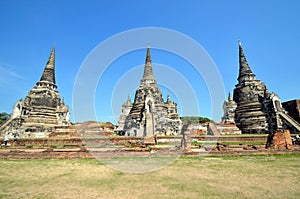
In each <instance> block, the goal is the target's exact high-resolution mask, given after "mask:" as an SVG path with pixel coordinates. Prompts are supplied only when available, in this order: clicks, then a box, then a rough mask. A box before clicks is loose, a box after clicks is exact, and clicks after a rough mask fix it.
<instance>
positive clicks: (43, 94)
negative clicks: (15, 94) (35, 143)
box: [0, 48, 70, 137]
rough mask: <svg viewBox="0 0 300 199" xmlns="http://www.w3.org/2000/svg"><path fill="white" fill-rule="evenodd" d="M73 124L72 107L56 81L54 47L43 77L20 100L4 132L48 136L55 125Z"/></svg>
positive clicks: (9, 134)
mask: <svg viewBox="0 0 300 199" xmlns="http://www.w3.org/2000/svg"><path fill="white" fill-rule="evenodd" d="M66 125H70V111H69V107H68V106H66V105H65V103H64V99H61V98H60V96H59V92H58V90H57V86H56V84H55V49H54V48H53V49H52V51H51V54H50V57H49V59H48V62H47V64H46V67H45V69H44V72H43V74H42V76H41V79H40V81H38V82H37V83H36V85H35V86H34V87H33V88H32V89H31V90H30V91H29V92H28V94H27V96H26V97H25V99H24V100H22V99H21V100H19V101H18V102H17V103H16V104H15V106H14V109H13V113H12V115H11V118H10V119H9V120H8V121H7V122H6V123H5V124H4V125H2V126H1V128H0V132H1V133H2V134H5V135H6V136H8V137H10V136H12V135H13V134H14V133H18V134H19V136H20V137H45V136H47V135H48V134H49V133H51V132H52V131H53V129H54V127H55V126H66Z"/></svg>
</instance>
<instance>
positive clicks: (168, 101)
mask: <svg viewBox="0 0 300 199" xmlns="http://www.w3.org/2000/svg"><path fill="white" fill-rule="evenodd" d="M170 102H171V98H170V94H169V93H168V97H167V103H170Z"/></svg>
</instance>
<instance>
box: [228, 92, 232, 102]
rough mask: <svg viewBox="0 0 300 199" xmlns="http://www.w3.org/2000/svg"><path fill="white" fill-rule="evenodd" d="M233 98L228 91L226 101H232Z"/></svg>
mask: <svg viewBox="0 0 300 199" xmlns="http://www.w3.org/2000/svg"><path fill="white" fill-rule="evenodd" d="M232 100H233V99H232V96H231V94H230V92H229V93H228V101H232Z"/></svg>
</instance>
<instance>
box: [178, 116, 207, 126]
mask: <svg viewBox="0 0 300 199" xmlns="http://www.w3.org/2000/svg"><path fill="white" fill-rule="evenodd" d="M180 119H181V121H182V122H183V125H185V124H189V123H206V122H213V120H210V119H208V118H206V117H197V116H185V117H181V118H180Z"/></svg>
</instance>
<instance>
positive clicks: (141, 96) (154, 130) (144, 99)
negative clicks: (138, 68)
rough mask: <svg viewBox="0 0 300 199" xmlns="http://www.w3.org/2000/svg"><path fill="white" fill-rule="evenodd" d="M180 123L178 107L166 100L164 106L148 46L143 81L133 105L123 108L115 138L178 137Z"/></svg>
mask: <svg viewBox="0 0 300 199" xmlns="http://www.w3.org/2000/svg"><path fill="white" fill-rule="evenodd" d="M181 125H182V122H181V120H180V118H179V116H178V113H177V104H176V103H174V102H173V101H171V99H170V96H168V98H167V101H166V102H165V101H164V99H163V97H162V92H161V91H160V89H159V88H158V86H157V83H156V80H155V78H154V75H153V71H152V61H151V55H150V46H149V45H148V48H147V54H146V61H145V67H144V74H143V78H142V79H141V81H140V85H139V87H138V89H137V90H136V93H135V97H134V102H133V103H131V101H130V98H128V100H127V101H126V102H125V103H124V104H123V106H122V113H121V115H120V119H119V121H118V124H117V126H118V127H117V130H116V131H117V133H118V135H128V136H143V137H149V136H154V135H156V134H165V135H171V134H174V135H177V134H179V133H180V129H181Z"/></svg>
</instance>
